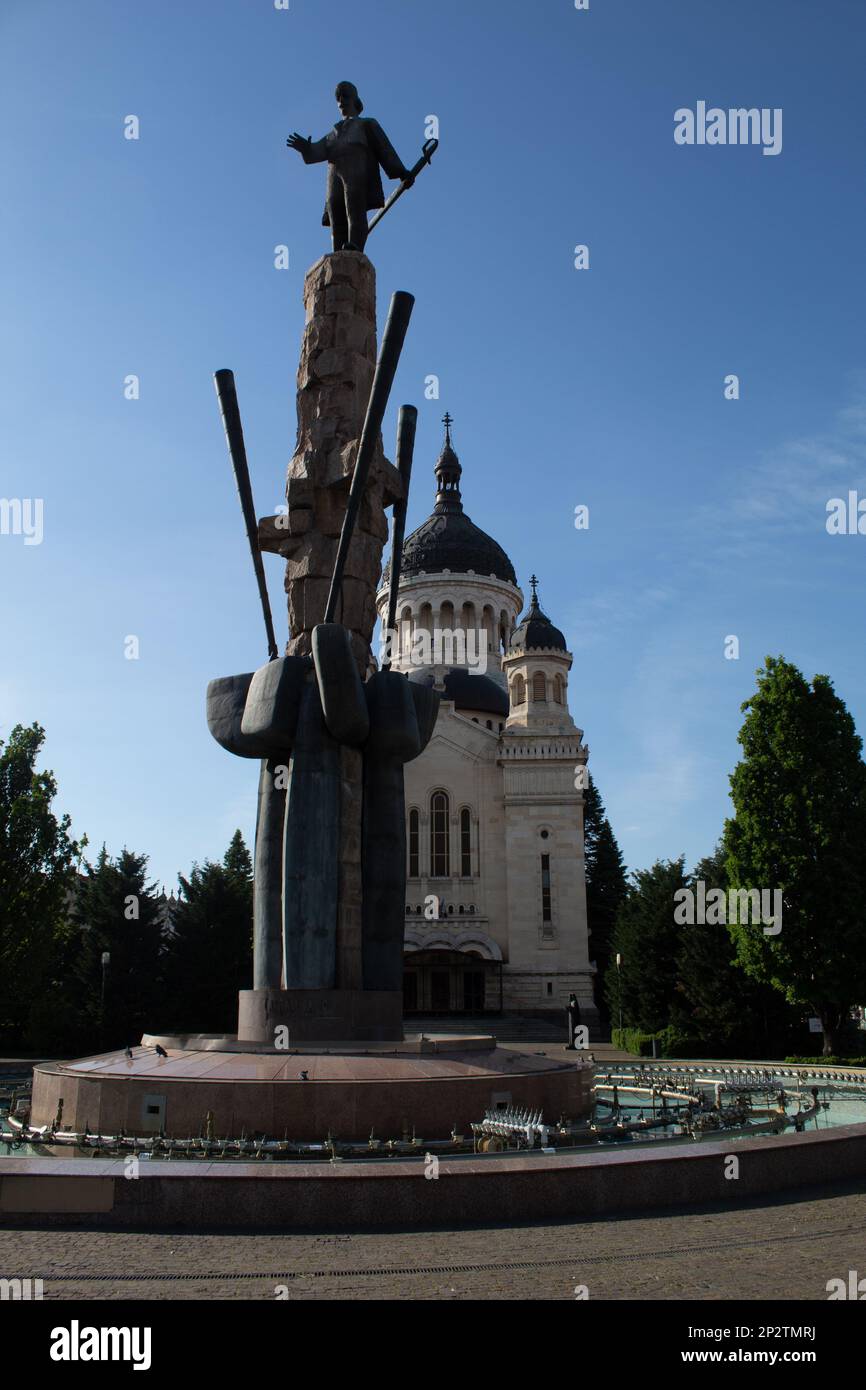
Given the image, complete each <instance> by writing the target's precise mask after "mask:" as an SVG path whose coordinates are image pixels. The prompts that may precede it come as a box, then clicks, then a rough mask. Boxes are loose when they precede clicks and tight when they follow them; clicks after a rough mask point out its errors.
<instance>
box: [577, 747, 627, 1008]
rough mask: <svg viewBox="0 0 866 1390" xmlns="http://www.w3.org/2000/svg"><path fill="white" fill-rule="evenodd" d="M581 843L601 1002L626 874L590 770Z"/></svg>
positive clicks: (589, 923) (623, 896)
mask: <svg viewBox="0 0 866 1390" xmlns="http://www.w3.org/2000/svg"><path fill="white" fill-rule="evenodd" d="M583 843H584V862H585V869H586V920H587V926H588V928H589V950H590V957H591V958H592V959H593V960H594V961H595V964H596V969H597V971H598V974H597V976H596V982H597V996H598V997H597V1003H598V1004H599V1005H603V1004H604V989H603V983H604V980H605V977H606V975H607V970H608V966H609V965H610V952H611V941H612V939H613V931H614V924H615V922H616V915H617V913H618V911H619V909H620V906H621V905H622V903H623V902H624V901H625V898H626V894H627V893H628V878H627V876H626V872H625V866H624V865H623V859H622V854H621V853H620V848H619V845H618V844H617V842H616V837H615V835H614V833H613V830H612V829H611V825H610V821H609V820H608V818H607V815H606V813H605V809H604V803H603V801H602V799H601V795H600V793H599V791H598V788H597V786H596V784H595V782H594V781H593V778H592V775H591V774H590V776H589V779H588V785H587V787H586V789H585V791H584V797H583Z"/></svg>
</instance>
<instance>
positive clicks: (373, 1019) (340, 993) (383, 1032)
mask: <svg viewBox="0 0 866 1390" xmlns="http://www.w3.org/2000/svg"><path fill="white" fill-rule="evenodd" d="M278 1028H286V1029H288V1039H285V1038H283V1039H281V1040H280V1045H281V1046H282V1047H289V1048H294V1047H295V1045H296V1044H297V1043H307V1042H310V1043H312V1042H327V1041H328V1040H329V1039H332V1038H339V1039H340V1040H341V1041H356V1042H402V1040H403V994H402V991H401V990H362V989H242V990H241V991H240V993H239V994H238V1034H237V1035H238V1040H239V1042H241V1043H244V1042H250V1043H265V1044H268V1045H269V1046H271V1047H273V1046H274V1045H275V1040H276V1033H277V1029H278Z"/></svg>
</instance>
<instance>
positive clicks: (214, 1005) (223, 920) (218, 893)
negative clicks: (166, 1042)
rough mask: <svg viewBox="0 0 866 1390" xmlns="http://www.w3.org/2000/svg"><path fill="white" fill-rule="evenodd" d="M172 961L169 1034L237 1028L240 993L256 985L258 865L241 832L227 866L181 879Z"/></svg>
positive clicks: (225, 862)
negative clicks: (255, 887) (254, 924)
mask: <svg viewBox="0 0 866 1390" xmlns="http://www.w3.org/2000/svg"><path fill="white" fill-rule="evenodd" d="M180 888H181V892H180V898H179V901H178V904H177V907H176V908H175V911H174V914H173V923H172V933H171V936H170V938H169V941H168V950H167V959H166V975H167V980H166V984H167V989H166V1011H167V1014H168V1018H167V1020H166V1031H168V1028H169V1026H170V1028H172V1029H175V1030H180V1029H183V1030H184V1031H185V1032H201V1033H223V1032H226V1033H228V1032H233V1031H234V1030H235V1029H236V1027H237V1011H238V990H239V989H248V988H250V986H251V985H252V920H253V866H252V860H251V858H250V853H249V850H248V849H247V847H246V845H245V844H244V840H243V836H242V835H241V832H240V831H239V830H237V831H235V834H234V836H233V837H232V841H231V844H230V845H229V847H228V849H227V850H226V853H225V855H224V857H223V860H222V863H221V864H212V863H210V862H209V861H207V860H206V861H205V863H204V864H203V865H202V866H201V867H199V865H197V864H196V865H194V866H193V870H192V873H191V874H190V876H189V878H183V877H181V879H180Z"/></svg>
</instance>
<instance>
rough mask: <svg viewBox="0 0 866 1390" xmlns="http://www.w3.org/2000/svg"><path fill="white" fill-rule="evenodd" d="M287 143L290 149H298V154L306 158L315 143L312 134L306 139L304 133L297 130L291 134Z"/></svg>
mask: <svg viewBox="0 0 866 1390" xmlns="http://www.w3.org/2000/svg"><path fill="white" fill-rule="evenodd" d="M286 144H287V145H288V147H289V149H290V150H297V151H298V154H299V155H301V157H302V158H303V159H306V158H307V155H308V154H309V153H310V149H311V147H312V144H313V137H312V136H310V137H309V138H308V139H306V140H305V139H304V137H303V135H299V134H298V132H297V131H294V133H293V134H292V135H290V136H289V138H288V140H287V141H286Z"/></svg>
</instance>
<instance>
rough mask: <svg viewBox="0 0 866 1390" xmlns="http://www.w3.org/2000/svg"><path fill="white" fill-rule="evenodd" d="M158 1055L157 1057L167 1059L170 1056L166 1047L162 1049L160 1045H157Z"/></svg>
mask: <svg viewBox="0 0 866 1390" xmlns="http://www.w3.org/2000/svg"><path fill="white" fill-rule="evenodd" d="M156 1055H157V1057H167V1056H168V1053H167V1052H166V1050H165V1048H164V1047H160V1045H159V1043H157V1045H156Z"/></svg>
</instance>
